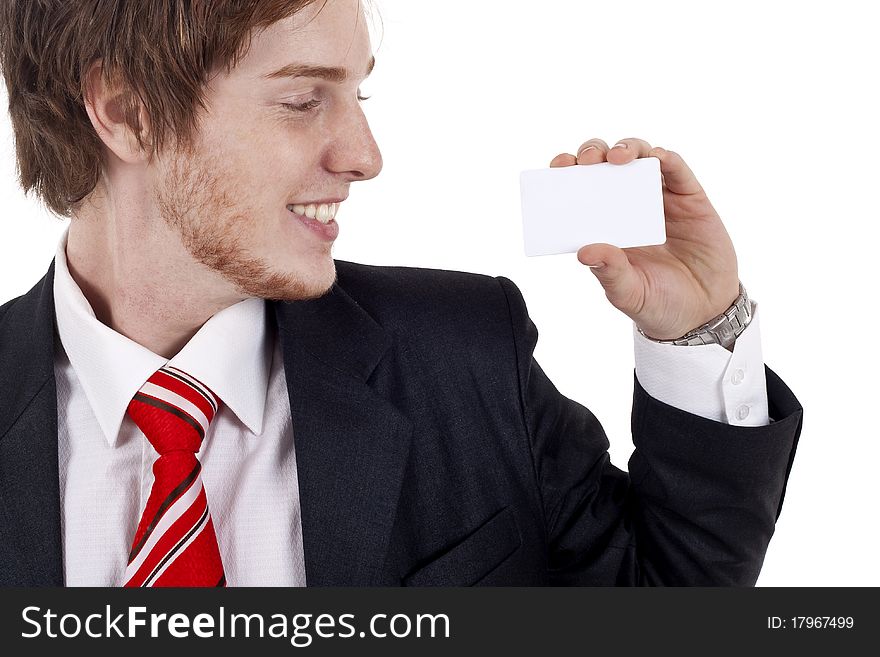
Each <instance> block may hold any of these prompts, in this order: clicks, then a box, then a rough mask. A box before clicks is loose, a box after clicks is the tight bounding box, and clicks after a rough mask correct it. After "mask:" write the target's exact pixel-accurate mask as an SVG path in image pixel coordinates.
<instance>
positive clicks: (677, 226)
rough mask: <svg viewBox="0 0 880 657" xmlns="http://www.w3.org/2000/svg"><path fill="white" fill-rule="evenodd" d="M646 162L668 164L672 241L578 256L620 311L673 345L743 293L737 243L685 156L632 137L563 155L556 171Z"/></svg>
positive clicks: (585, 250)
mask: <svg viewBox="0 0 880 657" xmlns="http://www.w3.org/2000/svg"><path fill="white" fill-rule="evenodd" d="M640 157H656V158H658V159H659V160H660V172H661V174H662V176H663V209H664V212H665V214H666V243H665V244H662V245H660V246H645V247H632V248H627V249H619V248H617V247H616V246H612V245H610V244H588V245H586V246H584V247H582V248H581V249H580V250H579V251H578V254H577V256H578V260H579V261H580V262H581V263H583V264H585V265H587V266H589V267H590V268H591V270H592V272H593V274H595V276H596V278H598V279H599V282H600V283H601V284H602V287H603V288H604V289H605V296H606V297H608V300H609V301H610V302H611V304H612V305H613V306H614V307H615V308H617V309H618V310H620V311H621V312H623V313H624V314H626V315H627V316H628V317H630V318H631V319H632V320H633V321H634V322H635V323H636V325H637V326H638V327H639V328H640V329H642V331H644V332H645V333H646V334H647V335H649V336H651V337H652V338H656V339H658V340H672V339H675V338H679V337H681V336H682V335H684V334H685V333H687V332H688V331H690V330H692V329H695V328H697V327H698V326H701V325H702V324H705V323H706V322H708V321H709V320H710V319H712V318H714V317H716V316H717V315H720V314H721V313H723V312H724V311H725V310H727V309H728V308H729V307H730V305H731V304H732V303H733V302H734V300H735V299H736V298H737V296H739V275H738V273H737V265H736V252H735V251H734V249H733V243H732V242H731V241H730V236H729V235H728V234H727V230H726V229H725V228H724V224H722V223H721V218H720V217H719V216H718V213H717V212H715V208H713V207H712V204H711V203H710V202H709V199H708V198H707V196H706V193H705V192H704V191H703V188H702V187H701V186H700V183H699V182H697V179H696V177H695V176H694V174H693V172H692V171H691V170H690V168H689V167H688V165H687V164H685V162H684V160H683V159H681V156H679V155H678V154H677V153H673V152H672V151H667V150H664V149H662V148H659V147H658V148H651V145H650V144H649V143H647V142H646V141H643V140H641V139H624V140H622V141H620V142H619V143H618V144H617V145H616V146H615V147H614V148H611V149H609V148H608V145H607V144H606V143H605V142H604V141H602V140H601V139H591V140H589V141H587V142H585V143H584V144H583V145H582V146H581V147H580V149H578V155H577V157H576V156H574V155H571V154H569V153H562V154H560V155H557V156H556V157H555V158H553V161H552V162H551V163H550V166H551V167H564V166H572V165H575V164H578V165H587V166H589V165H591V164H597V163H599V162H605V161H607V162H610V163H611V164H627V163H628V162H632V161H633V160H634V159H636V158H640Z"/></svg>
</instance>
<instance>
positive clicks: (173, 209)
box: [156, 155, 336, 301]
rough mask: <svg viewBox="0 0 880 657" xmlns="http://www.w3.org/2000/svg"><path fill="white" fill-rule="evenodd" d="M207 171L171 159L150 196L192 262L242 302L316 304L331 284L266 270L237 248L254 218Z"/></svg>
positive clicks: (193, 162) (192, 161)
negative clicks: (242, 298)
mask: <svg viewBox="0 0 880 657" xmlns="http://www.w3.org/2000/svg"><path fill="white" fill-rule="evenodd" d="M222 170H223V169H222V168H217V167H213V168H212V167H211V165H210V163H209V162H205V163H203V162H202V161H200V160H199V159H197V158H196V157H193V156H187V157H182V156H179V155H178V156H175V157H174V158H173V159H172V160H171V162H170V164H169V167H168V172H167V175H166V177H165V179H164V180H163V182H162V184H161V185H160V186H159V188H158V190H157V193H156V196H157V205H158V209H159V212H160V214H161V216H162V218H163V220H164V221H165V223H166V224H167V225H168V226H169V228H171V229H172V230H173V231H174V232H175V233H177V235H179V237H180V240H181V244H183V246H184V248H185V249H186V250H187V251H188V252H189V253H190V254H191V255H192V257H193V259H194V260H196V261H197V262H199V263H201V264H203V265H205V266H206V267H209V268H210V269H212V270H213V271H215V272H217V274H219V275H220V276H221V277H223V278H224V279H225V280H226V281H228V282H229V283H230V284H232V285H233V286H234V287H235V288H236V290H237V291H238V292H239V293H240V294H243V295H246V296H247V297H258V298H261V299H268V300H277V301H301V300H308V299H316V298H318V297H321V296H324V295H325V294H326V293H327V292H329V291H330V289H331V288H332V286H333V284H334V283H335V282H336V268H335V263H334V262H333V260H332V259H331V260H330V263H331V266H332V267H333V276H332V280H330V281H329V284H328V282H327V279H326V278H324V279H323V280H311V279H310V278H309V276H308V274H307V273H304V274H303V275H296V274H290V273H282V272H277V271H272V269H271V268H270V266H269V265H268V264H267V263H266V262H265V261H263V260H261V259H259V258H255V257H253V256H252V255H249V253H248V252H247V250H246V249H245V248H244V247H243V246H242V245H243V244H246V243H247V240H246V235H245V233H246V232H247V231H248V229H249V228H251V227H252V226H253V223H254V221H255V220H254V218H253V217H249V216H247V215H246V214H243V213H242V212H241V210H242V209H241V208H240V207H238V206H237V205H236V204H235V202H234V201H233V199H232V198H231V196H230V195H229V194H228V193H227V192H226V191H225V187H224V185H223V184H222V181H221V179H220V178H219V177H217V176H214V175H212V174H211V171H222Z"/></svg>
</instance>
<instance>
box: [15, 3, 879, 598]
mask: <svg viewBox="0 0 880 657" xmlns="http://www.w3.org/2000/svg"><path fill="white" fill-rule="evenodd" d="M377 3H378V9H379V15H380V16H381V21H380V20H379V19H378V18H377V21H376V25H377V30H376V36H375V37H374V40H373V44H374V49H375V51H376V55H377V66H376V69H375V72H374V73H373V76H371V79H370V80H369V81H368V82H367V83H365V85H364V86H363V91H364V93H365V95H372V98H371V99H370V100H369V101H367V102H366V103H365V108H366V112H367V115H368V117H369V119H370V122H371V125H372V127H373V131H374V134H375V136H376V139H377V141H378V143H379V145H380V147H381V149H382V153H383V157H384V161H385V167H384V170H383V172H382V174H381V175H380V176H379V177H378V178H377V179H375V180H373V181H370V182H368V183H364V184H358V185H353V186H352V189H351V192H352V193H351V197H350V199H349V200H348V201H347V202H346V203H345V205H344V206H343V209H342V211H341V212H340V215H339V217H338V222H339V223H340V226H341V234H340V237H339V240H338V241H337V243H336V247H335V250H334V255H335V257H336V258H337V259H342V260H352V261H357V262H365V263H370V264H382V265H385V264H388V265H392V264H394V265H410V266H418V267H432V268H440V269H455V270H462V271H475V272H481V273H485V274H491V275H503V276H507V277H508V278H510V279H512V280H513V281H514V282H515V283H517V285H518V286H519V287H520V289H521V290H522V292H523V294H524V296H525V299H526V302H527V303H528V307H529V311H530V314H531V316H532V318H533V320H534V321H535V323H536V325H537V326H538V328H539V330H540V335H541V337H540V340H539V342H538V347H537V351H536V356H537V359H538V361H539V362H540V363H541V366H542V367H543V368H544V370H545V371H546V372H547V374H548V375H549V376H550V378H551V379H552V380H553V382H554V383H555V384H556V386H557V388H559V390H560V391H561V392H562V393H563V394H564V395H566V396H567V397H570V398H572V399H575V400H577V401H579V402H581V403H582V404H584V405H586V406H588V407H589V408H590V409H591V410H592V411H593V412H594V413H595V414H596V415H597V416H598V417H599V419H600V420H601V421H602V423H603V425H604V427H605V429H606V432H607V433H608V435H609V437H610V439H611V441H612V448H611V452H612V459H613V461H614V462H615V463H616V464H617V465H618V466H620V467H626V461H627V459H628V458H629V455H630V453H631V451H632V442H631V438H630V428H629V413H630V408H631V401H632V368H633V353H632V337H631V323H630V320H629V319H628V318H627V317H625V316H624V315H622V314H621V313H620V312H618V311H617V310H616V309H615V308H613V307H612V306H611V305H610V304H609V303H608V302H607V301H606V299H605V296H604V294H603V292H602V290H601V287H600V286H599V284H598V282H597V281H596V280H595V278H594V277H593V276H592V274H591V273H590V272H589V271H588V270H587V268H585V267H584V266H583V265H581V264H580V263H579V262H578V261H577V257H576V256H575V255H574V254H567V255H558V256H545V257H538V258H526V257H524V255H523V245H522V238H521V232H520V223H519V222H520V214H519V189H518V175H519V172H520V171H521V170H524V169H533V168H540V167H544V166H547V165H549V162H550V160H551V159H552V158H553V157H554V156H555V155H556V154H558V153H561V152H572V153H573V152H575V151H576V150H577V148H578V146H579V145H580V144H581V143H582V142H583V141H585V140H587V139H589V138H591V137H601V138H603V139H605V140H606V141H607V142H609V144H611V145H613V144H614V143H615V142H616V141H617V140H619V139H622V138H625V137H641V138H643V139H646V140H647V141H649V142H650V143H651V144H652V145H657V146H663V147H665V148H668V149H671V150H675V151H677V152H679V153H680V154H681V155H682V156H683V157H684V158H685V160H686V161H687V162H688V163H689V164H690V166H691V168H692V169H693V170H694V171H695V172H696V174H697V176H698V178H699V179H700V181H701V182H702V184H703V186H704V188H705V189H706V191H707V192H708V194H709V198H710V199H711V200H712V202H713V204H714V205H715V208H716V209H717V210H718V212H719V213H720V215H721V217H722V218H723V219H724V222H725V225H726V226H727V229H728V231H729V232H730V234H731V237H732V238H733V241H734V244H735V245H736V248H737V254H738V256H739V263H740V275H741V279H742V280H743V282H744V283H745V285H746V287H747V288H748V290H749V292H750V293H751V295H752V296H753V297H754V298H755V299H756V300H757V301H758V302H759V304H760V307H761V314H762V319H761V321H762V336H763V346H764V356H765V359H766V362H767V364H768V365H769V366H770V367H771V368H773V369H774V370H775V371H776V372H777V373H779V374H780V375H781V376H782V377H783V379H784V380H785V381H786V383H787V384H788V385H789V386H790V387H791V388H792V390H793V391H794V392H795V394H796V395H797V396H798V398H799V399H800V401H801V403H802V404H803V406H804V407H805V414H804V429H803V433H802V436H801V441H800V447H799V449H798V455H797V458H796V460H795V464H794V469H793V471H792V474H791V478H790V481H789V485H788V492H787V495H786V502H785V506H784V509H783V513H782V516H781V517H780V519H779V522H778V524H777V530H776V535H775V537H774V539H773V541H772V542H771V544H770V549H769V551H768V553H767V558H766V561H765V564H764V569H763V572H762V574H761V577H760V579H759V585H764V586H781V585H786V586H801V585H820V586H831V585H852V586H860V585H874V586H876V585H880V566H878V562H880V559H878V548H880V540H878V539H880V514H878V511H877V508H876V502H877V501H878V494H877V475H876V473H877V462H878V458H880V446H878V443H880V440H878V439H880V431H878V425H877V420H876V410H872V409H876V408H877V404H878V398H877V395H876V392H875V387H876V385H877V381H878V374H880V372H878V362H877V361H878V358H877V351H878V350H877V347H876V343H877V341H878V339H880V323H878V319H880V318H878V312H877V307H878V302H877V299H876V296H875V291H876V289H877V287H876V284H877V278H878V277H877V273H876V271H877V262H876V260H877V252H876V248H877V246H876V238H877V235H878V229H877V223H878V220H880V202H878V197H877V194H878V191H877V190H878V184H877V183H878V173H880V166H878V164H877V163H878V153H880V130H878V126H877V121H878V118H877V117H880V104H878V100H877V96H876V91H877V62H880V46H878V40H877V39H876V34H875V29H874V28H875V25H876V23H875V22H874V21H873V20H871V18H872V16H871V14H870V10H871V4H870V3H864V2H856V1H852V0H838V1H837V2H834V3H827V2H826V3H816V2H780V1H777V2H773V3H766V2H763V3H761V2H756V1H754V0H747V1H746V0H740V1H738V2H737V3H735V4H729V3H706V2H685V1H669V2H662V3H658V2H648V1H638V2H621V1H617V2H599V1H591V2H581V1H577V2H576V1H573V0H543V1H542V2H541V3H540V4H539V3H536V2H535V1H534V0H528V1H526V0H516V1H511V0H481V1H480V2H473V1H468V0H444V2H413V1H412V0H377ZM2 100H3V107H4V108H5V97H4V98H3V99H2ZM0 150H2V153H0V211H2V212H0V301H5V300H6V299H9V298H12V297H13V296H17V295H19V294H22V293H24V292H26V291H27V290H28V289H30V287H31V286H32V285H33V284H34V283H35V282H36V281H37V280H39V279H40V278H41V277H42V276H43V275H44V273H45V271H46V269H47V267H48V265H49V262H50V260H51V258H52V256H53V254H54V250H55V247H56V242H57V239H58V236H59V235H60V232H61V230H62V229H63V227H64V225H65V224H63V223H61V222H59V221H58V220H57V219H53V218H50V217H49V215H48V214H47V213H46V212H45V211H43V210H42V209H41V207H40V206H38V205H37V204H36V202H34V201H32V200H30V199H25V198H24V197H23V195H22V193H21V192H20V190H19V189H18V188H17V186H16V183H15V168H14V158H13V151H12V137H11V130H10V126H9V121H8V117H7V116H6V114H5V112H3V113H2V116H0Z"/></svg>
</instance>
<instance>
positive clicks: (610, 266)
mask: <svg viewBox="0 0 880 657" xmlns="http://www.w3.org/2000/svg"><path fill="white" fill-rule="evenodd" d="M577 257H578V260H579V261H580V262H581V263H582V264H584V265H587V266H588V267H590V271H591V272H593V274H594V275H595V276H596V278H598V279H599V283H601V284H602V287H603V288H605V294H606V296H607V297H608V300H609V301H611V303H612V304H614V305H615V306H616V307H617V308H619V309H620V310H623V311H624V312H626V311H628V310H635V309H631V308H628V307H626V306H627V304H628V303H629V302H630V300H632V299H634V298H637V295H636V294H635V292H636V290H637V289H638V285H639V275H638V273H637V272H636V270H635V268H634V267H633V266H632V265H631V264H630V262H629V259H628V258H627V257H626V253H625V252H624V250H623V249H620V248H618V247H616V246H612V245H611V244H588V245H587V246H584V247H582V248H581V249H580V250H579V251H578V253H577Z"/></svg>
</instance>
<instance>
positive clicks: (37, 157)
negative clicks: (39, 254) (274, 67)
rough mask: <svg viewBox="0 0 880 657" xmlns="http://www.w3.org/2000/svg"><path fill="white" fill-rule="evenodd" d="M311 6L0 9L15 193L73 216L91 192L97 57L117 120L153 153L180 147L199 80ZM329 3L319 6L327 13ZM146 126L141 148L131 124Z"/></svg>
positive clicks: (84, 1)
mask: <svg viewBox="0 0 880 657" xmlns="http://www.w3.org/2000/svg"><path fill="white" fill-rule="evenodd" d="M314 2H316V0H138V1H137V2H131V1H126V0H2V9H0V70H2V72H3V78H4V80H5V82H6V89H7V92H8V95H9V114H10V117H11V119H12V128H13V132H14V135H15V150H16V159H17V170H18V178H19V184H20V185H21V187H22V188H23V189H24V191H25V193H26V194H27V193H28V192H30V191H31V190H34V191H35V192H36V194H37V196H38V198H39V199H40V200H42V201H43V203H45V204H46V206H47V207H48V208H49V210H51V211H52V212H54V213H55V214H57V215H60V216H62V217H70V216H72V214H73V213H74V212H75V211H76V210H77V209H78V207H79V204H80V202H81V201H82V199H83V198H84V197H86V196H87V195H88V194H90V193H91V192H92V191H93V190H94V189H95V186H96V185H97V183H98V179H99V176H100V174H101V169H102V166H103V161H104V148H103V143H102V142H101V140H100V138H99V137H98V134H97V133H96V132H95V129H94V127H93V126H92V122H91V120H90V119H89V116H88V114H87V113H86V109H85V104H84V101H83V98H84V88H83V77H84V76H85V74H86V73H87V72H88V70H89V68H90V67H91V66H92V64H94V62H95V61H97V60H99V59H100V60H102V62H103V76H104V80H105V81H106V82H107V83H108V84H117V85H118V86H119V88H120V89H121V90H122V91H123V96H122V102H123V108H124V115H125V121H126V123H127V124H128V125H129V126H131V128H132V130H133V131H134V133H135V135H136V137H137V142H138V145H139V146H140V147H141V148H143V149H144V150H145V151H147V152H148V153H150V155H151V156H152V155H153V154H156V153H158V152H159V151H161V150H162V148H163V146H164V145H166V144H167V143H168V140H169V138H173V139H174V142H175V144H176V145H178V146H181V147H184V148H185V147H187V146H188V145H189V144H190V143H191V139H192V137H194V135H195V130H196V123H197V107H196V106H197V105H198V106H201V107H202V108H204V96H203V94H204V89H205V84H206V83H207V80H208V75H209V73H210V72H211V71H212V70H215V68H217V67H222V66H225V67H226V68H227V71H228V70H230V69H231V68H233V67H234V66H235V64H236V62H237V61H238V60H239V58H241V57H243V56H244V55H245V54H246V52H247V49H248V48H249V46H250V38H251V36H252V34H253V32H252V31H253V30H258V29H260V28H264V27H268V26H269V25H270V24H272V23H274V22H276V21H278V20H281V19H283V18H286V17H288V16H291V15H293V14H295V13H296V12H298V11H300V10H301V9H303V8H304V7H307V6H308V5H311V4H312V3H314ZM326 2H327V0H324V4H326ZM139 108H141V109H142V110H143V112H144V115H145V117H146V118H147V120H148V121H149V128H150V129H149V144H147V143H145V141H144V140H143V137H142V134H141V130H142V127H141V125H140V123H139V120H138V110H139Z"/></svg>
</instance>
